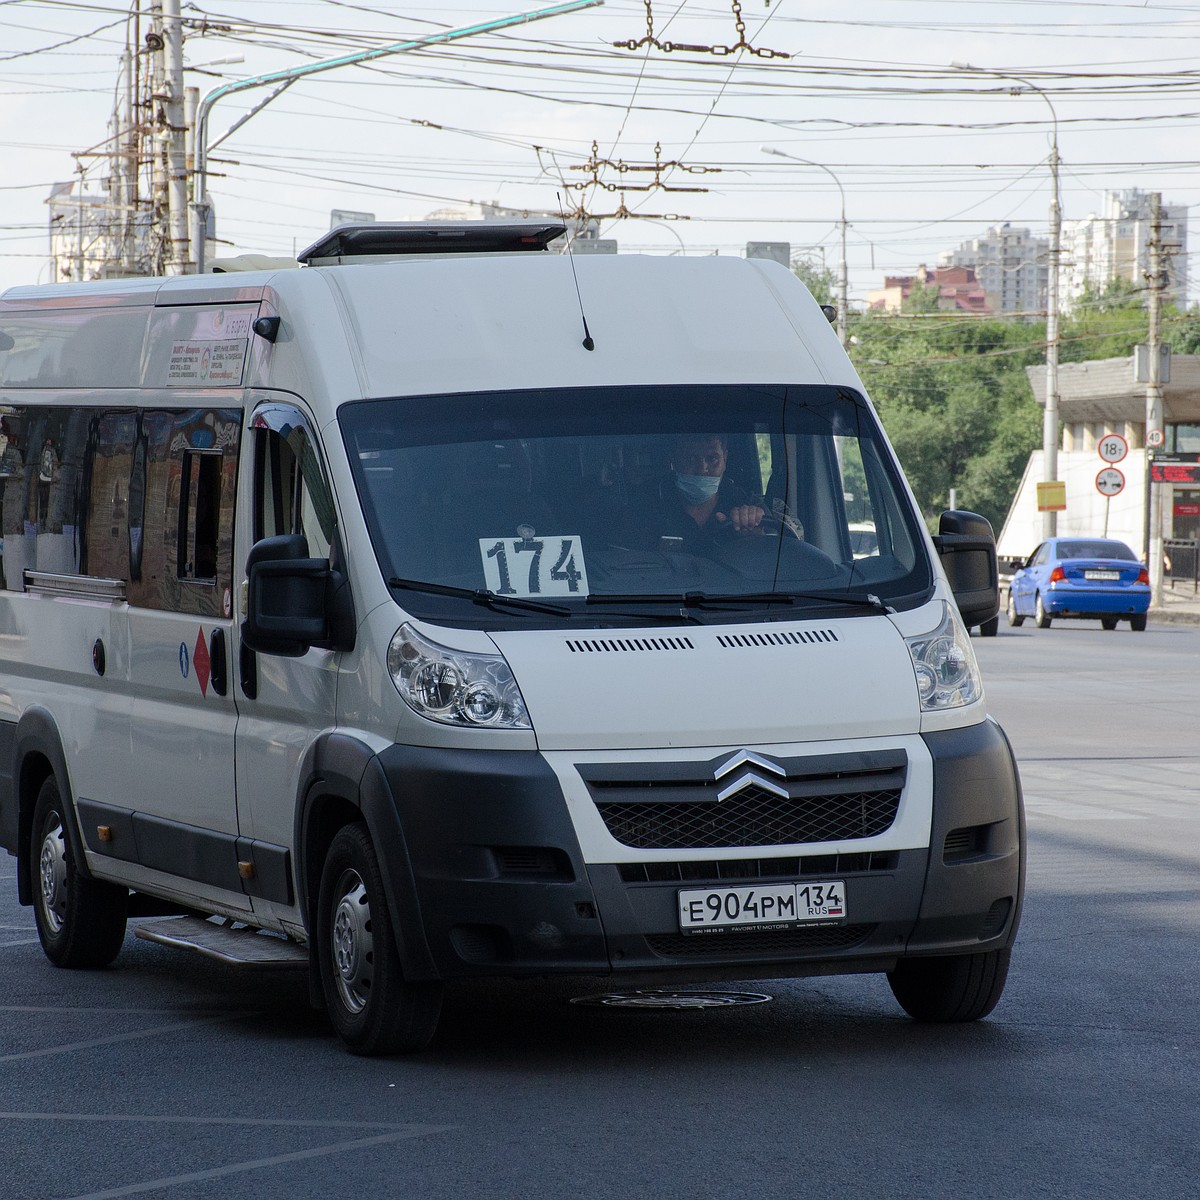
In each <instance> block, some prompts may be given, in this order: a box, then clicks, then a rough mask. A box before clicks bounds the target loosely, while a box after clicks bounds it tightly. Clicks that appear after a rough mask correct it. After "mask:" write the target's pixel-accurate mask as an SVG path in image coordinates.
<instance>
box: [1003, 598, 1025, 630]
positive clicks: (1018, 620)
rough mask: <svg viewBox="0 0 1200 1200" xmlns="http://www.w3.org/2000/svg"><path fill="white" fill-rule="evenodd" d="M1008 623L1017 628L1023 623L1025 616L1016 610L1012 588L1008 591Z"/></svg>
mask: <svg viewBox="0 0 1200 1200" xmlns="http://www.w3.org/2000/svg"><path fill="white" fill-rule="evenodd" d="M1007 612H1008V623H1009V624H1010V625H1011V626H1012V627H1013V628H1014V629H1016V628H1018V627H1019V626H1021V625H1024V624H1025V618H1024V617H1023V616H1021V615H1020V614H1019V613H1018V612H1017V602H1016V599H1015V598H1014V597H1013V594H1012V590H1011V589H1010V590H1009V593H1008V610H1007Z"/></svg>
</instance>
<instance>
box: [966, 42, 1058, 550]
mask: <svg viewBox="0 0 1200 1200" xmlns="http://www.w3.org/2000/svg"><path fill="white" fill-rule="evenodd" d="M950 65H951V66H952V67H953V68H955V70H959V71H974V72H976V73H977V74H981V75H991V76H994V77H995V78H997V79H1011V80H1013V81H1014V82H1016V83H1019V84H1021V85H1022V86H1023V87H1026V88H1028V89H1029V90H1030V91H1031V92H1036V93H1037V94H1038V95H1039V96H1041V98H1042V99H1043V100H1045V102H1046V107H1047V108H1049V110H1050V119H1051V135H1050V179H1051V183H1052V185H1053V192H1052V194H1051V197H1050V272H1049V279H1048V280H1047V281H1046V411H1045V413H1044V415H1043V419H1042V475H1043V478H1044V479H1045V480H1046V482H1047V483H1052V482H1054V481H1055V480H1056V479H1057V477H1058V262H1059V258H1060V257H1061V254H1062V247H1061V243H1062V206H1061V203H1060V195H1061V194H1060V191H1059V182H1058V162H1059V160H1058V113H1057V112H1056V111H1055V109H1054V105H1053V104H1052V103H1051V101H1050V97H1049V96H1047V95H1046V93H1045V92H1044V91H1043V90H1042V89H1041V88H1040V87H1038V85H1037V84H1036V83H1033V82H1031V81H1030V80H1028V79H1025V78H1024V77H1023V76H1021V75H1013V74H1011V73H1010V72H1008V71H992V70H990V69H988V68H987V67H975V66H972V65H971V64H970V63H951V64H950ZM1005 91H1007V92H1008V93H1009V95H1011V96H1019V95H1020V94H1021V93H1020V91H1019V90H1018V89H1017V88H1006V89H1005ZM1057 532H1058V513H1057V512H1055V511H1054V510H1052V509H1048V510H1047V511H1046V512H1043V513H1042V536H1043V537H1044V538H1050V537H1054V535H1055V534H1056V533H1057Z"/></svg>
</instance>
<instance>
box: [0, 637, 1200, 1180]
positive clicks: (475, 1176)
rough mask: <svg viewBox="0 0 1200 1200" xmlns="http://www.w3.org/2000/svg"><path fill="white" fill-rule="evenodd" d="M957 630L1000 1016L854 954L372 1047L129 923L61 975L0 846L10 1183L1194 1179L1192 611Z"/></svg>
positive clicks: (474, 1015) (484, 994) (510, 988)
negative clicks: (760, 995) (1017, 897)
mask: <svg viewBox="0 0 1200 1200" xmlns="http://www.w3.org/2000/svg"><path fill="white" fill-rule="evenodd" d="M974 645H975V647H976V650H977V652H978V654H979V657H980V660H981V662H982V664H983V668H984V672H985V677H986V679H987V686H988V695H989V700H990V703H991V706H992V709H993V711H994V712H995V714H996V715H997V717H998V718H999V719H1000V720H1001V722H1002V723H1003V724H1004V725H1005V726H1006V728H1007V729H1008V730H1009V733H1010V735H1011V737H1012V740H1013V743H1014V745H1015V747H1016V749H1017V753H1018V756H1019V757H1020V759H1021V762H1022V774H1023V779H1024V785H1025V790H1026V795H1027V801H1028V811H1029V832H1030V871H1029V889H1028V896H1027V900H1026V908H1025V919H1024V924H1023V927H1022V933H1021V936H1020V940H1019V942H1018V946H1017V951H1016V953H1015V955H1014V960H1013V969H1012V973H1011V975H1010V977H1009V985H1008V990H1007V991H1006V993H1005V996H1004V999H1003V1000H1002V1001H1001V1003H1000V1006H999V1007H998V1008H997V1009H996V1011H995V1013H994V1014H993V1015H992V1017H991V1018H990V1019H988V1020H987V1021H984V1022H981V1023H979V1024H976V1025H972V1026H968V1027H960V1028H949V1029H946V1028H928V1027H920V1026H917V1025H914V1024H912V1023H911V1022H909V1021H908V1020H907V1019H906V1018H905V1017H904V1016H903V1015H902V1013H901V1012H900V1010H899V1009H898V1007H897V1006H896V1005H895V1003H894V1001H893V1000H892V998H891V994H890V992H889V991H888V988H887V986H886V983H885V982H884V981H883V979H882V978H879V977H874V976H867V977H861V978H843V979H823V980H810V981H797V982H790V983H769V984H748V985H746V986H747V987H748V988H751V989H753V990H759V991H764V992H767V993H769V994H770V995H771V997H772V1000H771V1002H770V1003H768V1004H763V1005H759V1006H757V1007H753V1008H746V1009H741V1010H737V1011H706V1012H682V1013H681V1012H671V1013H667V1012H628V1011H624V1012H623V1011H609V1010H599V1009H586V1008H580V1007H576V1006H572V1005H569V1004H567V1003H566V1002H565V1001H566V999H567V997H569V996H570V995H577V994H580V993H581V992H583V991H587V990H589V989H588V988H586V987H583V988H580V987H567V986H563V985H561V984H556V985H545V984H540V985H520V986H518V985H515V984H511V983H497V984H488V985H472V986H468V987H461V988H457V989H455V990H454V991H452V992H451V994H450V996H449V998H448V1002H447V1009H446V1016H445V1019H444V1027H443V1032H442V1033H441V1035H440V1037H439V1040H438V1042H437V1043H436V1044H435V1046H434V1048H433V1049H431V1050H430V1051H428V1052H426V1053H424V1054H422V1055H420V1056H417V1057H415V1058H410V1059H392V1060H363V1059H357V1058H354V1057H352V1056H351V1055H349V1054H347V1053H345V1052H344V1051H343V1050H342V1049H341V1047H340V1045H339V1043H337V1042H336V1040H335V1039H334V1038H333V1036H332V1035H331V1034H330V1033H329V1031H328V1029H327V1028H326V1027H325V1025H324V1024H323V1023H322V1020H321V1019H320V1018H318V1017H316V1016H314V1015H312V1014H311V1013H310V1012H309V1011H308V1009H307V1005H306V997H305V987H304V981H303V978H302V977H301V976H299V975H296V974H291V973H289V974H285V975H283V976H275V977H266V976H264V975H262V974H245V973H240V974H239V973H235V972H233V971H231V970H229V969H227V968H224V967H221V966H219V965H217V964H214V963H209V962H207V961H205V960H203V959H199V958H195V957H192V956H189V955H186V954H181V953H179V952H174V951H170V950H167V949H166V948H164V947H159V946H152V945H148V944H147V943H144V942H141V941H137V940H135V939H133V938H132V937H130V938H129V939H128V940H127V942H126V946H125V949H124V950H123V951H122V954H121V956H120V958H119V959H118V960H117V963H116V965H115V966H114V967H113V968H112V969H110V970H108V971H103V972H96V973H83V972H65V971H59V970H56V969H54V968H53V967H51V966H50V965H49V964H48V963H47V962H46V960H45V959H44V958H43V956H42V953H41V950H40V947H39V946H38V945H37V941H36V936H35V933H34V930H33V921H32V916H31V914H30V911H29V910H28V909H21V908H19V907H18V906H17V904H16V898H15V884H14V880H13V860H11V859H8V858H0V1110H2V1111H0V1146H3V1148H4V1155H3V1162H2V1167H0V1200H48V1198H55V1200H61V1198H66V1197H89V1198H97V1197H108V1196H114V1197H115V1196H150V1197H170V1198H171V1200H180V1198H181V1197H196V1198H197V1200H215V1198H217V1197H247V1196H263V1197H283V1196H286V1197H289V1200H300V1198H306V1197H316V1196H322V1197H326V1196H328V1197H333V1196H351V1197H421V1198H424V1197H431V1198H434V1197H464V1196H465V1197H510V1196H511V1197H526V1196H530V1197H534V1196H536V1197H538V1198H539V1200H555V1198H558V1197H579V1196H589V1197H663V1198H669V1200H685V1198H686V1200H693V1198H704V1197H720V1198H725V1197H729V1198H741V1197H747V1198H753V1200H758V1198H773V1197H781V1198H782V1197H787V1198H788V1200H794V1198H797V1197H800V1198H804V1200H808V1198H819V1200H836V1198H838V1197H859V1196H863V1197H867V1196H869V1197H905V1198H906V1200H907V1198H915V1197H919V1198H925V1197H943V1196H958V1195H962V1196H967V1197H1005V1198H1011V1197H1042V1196H1045V1197H1081V1198H1082V1197H1087V1198H1089V1200H1093V1198H1101V1197H1121V1198H1122V1200H1128V1198H1130V1197H1160V1196H1161V1197H1194V1196H1196V1195H1197V1194H1200V1182H1198V1180H1200V1148H1198V1147H1197V1136H1196V1135H1197V1125H1198V1117H1197V1114H1198V1113H1200V1053H1198V1041H1197V1034H1196V1027H1197V1014H1198V1013H1200V954H1198V953H1197V935H1198V934H1200V849H1198V848H1200V785H1198V782H1197V780H1198V772H1197V767H1198V765H1200V747H1198V746H1197V729H1198V728H1200V628H1189V627H1168V626H1163V627H1161V628H1155V627H1154V626H1153V625H1152V626H1151V628H1150V629H1149V630H1148V631H1147V632H1145V633H1142V634H1134V633H1131V632H1129V631H1128V628H1127V627H1124V626H1123V627H1122V628H1121V629H1120V630H1118V631H1116V632H1114V633H1102V632H1101V631H1100V630H1099V628H1098V626H1095V625H1092V624H1088V625H1070V624H1067V623H1057V624H1056V625H1055V626H1054V628H1052V629H1050V630H1036V629H1031V628H1029V627H1028V626H1026V627H1025V628H1022V629H1021V630H1009V629H1008V628H1007V627H1005V626H1002V627H1001V631H1000V635H999V636H998V637H996V638H994V639H978V638H977V639H975V641H974Z"/></svg>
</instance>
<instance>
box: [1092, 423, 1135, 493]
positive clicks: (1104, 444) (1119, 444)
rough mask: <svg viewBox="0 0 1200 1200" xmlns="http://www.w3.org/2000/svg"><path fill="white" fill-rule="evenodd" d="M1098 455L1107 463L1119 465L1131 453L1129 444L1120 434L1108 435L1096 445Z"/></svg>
mask: <svg viewBox="0 0 1200 1200" xmlns="http://www.w3.org/2000/svg"><path fill="white" fill-rule="evenodd" d="M1096 453H1097V454H1099V455H1100V457H1101V458H1102V459H1104V461H1105V462H1106V463H1119V462H1120V461H1121V459H1123V458H1124V457H1125V455H1127V454H1128V453H1129V443H1128V442H1127V441H1126V440H1125V439H1124V438H1123V437H1122V436H1121V435H1120V434H1119V433H1106V434H1105V435H1104V436H1103V437H1102V438H1101V439H1100V440H1099V441H1098V442H1097V443H1096ZM1117 490H1118V491H1120V490H1121V489H1120V488H1118V489H1117Z"/></svg>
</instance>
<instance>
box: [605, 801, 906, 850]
mask: <svg viewBox="0 0 1200 1200" xmlns="http://www.w3.org/2000/svg"><path fill="white" fill-rule="evenodd" d="M596 807H597V808H598V809H599V810H600V816H601V817H602V818H603V820H604V824H605V826H606V827H607V828H608V831H609V833H611V834H612V836H613V837H614V838H616V840H617V841H618V842H620V843H621V844H622V845H625V846H634V847H636V848H638V849H642V850H693V849H701V848H703V847H705V846H713V847H716V846H720V847H728V846H791V845H797V844H800V843H804V842H844V841H852V840H855V839H858V838H869V837H877V836H878V835H879V834H881V833H884V832H886V831H887V830H888V829H889V828H890V827H891V825H892V823H893V822H894V821H895V819H896V813H897V812H898V811H899V808H900V789H899V788H886V789H882V790H877V791H854V792H844V793H839V794H837V795H814V796H799V797H788V798H786V799H784V798H783V797H780V796H777V795H774V794H773V793H771V792H768V791H766V790H765V789H763V788H760V787H756V786H753V785H752V786H750V787H745V788H743V789H742V790H741V791H740V792H737V793H736V794H735V795H733V796H730V797H729V799H727V800H725V801H723V802H721V803H719V804H718V803H716V802H714V801H712V800H703V801H698V802H686V801H685V802H678V801H663V802H658V803H655V802H651V803H603V802H601V803H599V804H597V806H596Z"/></svg>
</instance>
